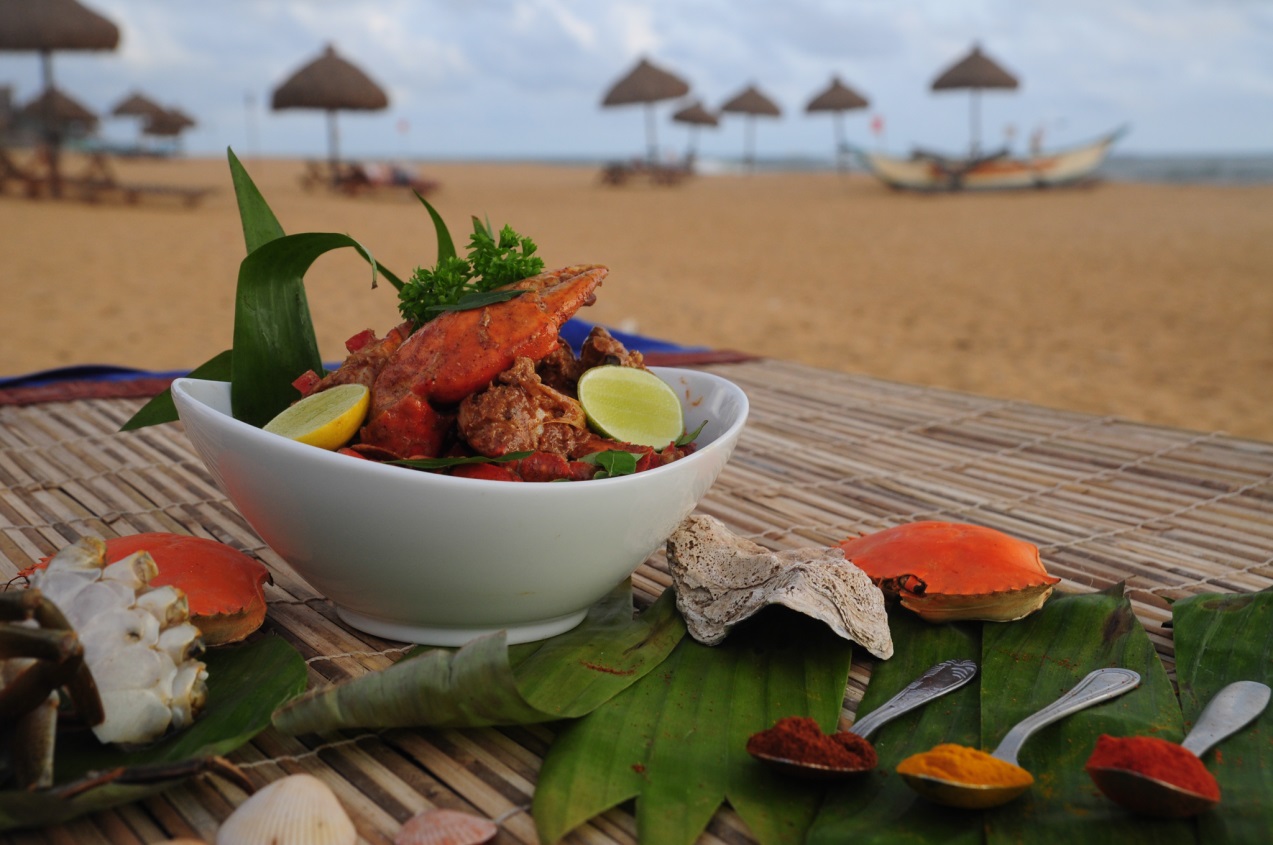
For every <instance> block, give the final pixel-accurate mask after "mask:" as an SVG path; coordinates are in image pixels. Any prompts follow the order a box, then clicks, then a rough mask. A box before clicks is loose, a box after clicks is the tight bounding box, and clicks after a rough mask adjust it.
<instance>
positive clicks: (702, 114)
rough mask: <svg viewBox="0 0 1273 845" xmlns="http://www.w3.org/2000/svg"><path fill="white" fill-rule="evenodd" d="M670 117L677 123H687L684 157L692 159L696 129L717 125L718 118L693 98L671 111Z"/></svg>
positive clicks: (696, 134)
mask: <svg viewBox="0 0 1273 845" xmlns="http://www.w3.org/2000/svg"><path fill="white" fill-rule="evenodd" d="M672 119H673V120H675V121H676V122H677V123H687V124H689V127H690V140H689V145H688V146H687V147H686V150H685V157H686V159H687V160H690V161H692V160H693V158H694V155H695V149H694V147H695V143H694V142H695V141H696V140H697V138H698V130H699V127H701V126H719V125H720V118H719V117H717V116H716V115H714V114H712V113H711V112H709V111H708V110H707V109H706V108H705V107H704V106H703V104H702V103H701V102H700V101H698V100H695V101H694V102H692V103H690V104H689V105H687V106H684V107H682V108H680V109H677V110H676V111H674V112H673V113H672Z"/></svg>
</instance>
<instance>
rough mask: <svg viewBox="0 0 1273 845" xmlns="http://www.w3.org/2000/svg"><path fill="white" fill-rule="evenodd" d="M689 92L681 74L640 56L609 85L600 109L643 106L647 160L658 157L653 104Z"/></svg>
mask: <svg viewBox="0 0 1273 845" xmlns="http://www.w3.org/2000/svg"><path fill="white" fill-rule="evenodd" d="M689 92H690V86H689V83H688V82H686V81H685V80H684V79H681V77H679V76H677V75H676V74H674V73H672V72H671V71H670V70H664V69H663V68H661V67H658V66H657V65H655V64H653V63H652V62H650V61H649V60H648V59H641V60H640V61H639V62H637V65H636V67H634V68H633V69H632V70H630V71H629V72H628V73H627V74H626V75H624V76H623V77H622V78H621V79H620V80H619V81H618V82H616V83H614V84H613V85H611V86H610V88H609V90H607V91H606V95H605V97H603V98H602V100H601V105H602V107H603V108H607V107H610V106H627V105H632V104H635V103H639V104H641V105H644V106H645V137H646V144H647V147H648V150H649V159H650V161H651V162H653V161H655V160H656V159H657V158H658V153H659V150H658V141H657V139H656V137H655V136H656V130H655V127H654V104H655V103H658V102H662V101H663V100H673V99H675V98H677V97H684V96H685V95H686V94H688V93H689Z"/></svg>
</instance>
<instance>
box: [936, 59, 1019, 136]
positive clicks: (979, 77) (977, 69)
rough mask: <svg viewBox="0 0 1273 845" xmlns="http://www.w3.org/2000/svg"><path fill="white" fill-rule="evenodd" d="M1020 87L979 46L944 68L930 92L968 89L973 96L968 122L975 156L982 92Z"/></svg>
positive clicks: (1009, 74)
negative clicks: (984, 90) (991, 89)
mask: <svg viewBox="0 0 1273 845" xmlns="http://www.w3.org/2000/svg"><path fill="white" fill-rule="evenodd" d="M1019 84H1020V83H1019V82H1018V81H1017V77H1016V76H1014V75H1013V74H1011V73H1009V72H1008V71H1007V70H1004V68H1002V67H1001V66H1000V65H999V64H998V63H997V62H995V60H994V59H992V58H990V57H989V56H987V55H986V54H985V53H983V52H981V46H980V45H979V44H973V45H972V51H971V52H970V53H969V54H968V55H966V56H964V57H963V58H962V59H960V60H959V61H957V62H955V63H954V64H953V65H951V66H950V67H948V68H946V70H944V71H942V72H941V73H940V74H939V75H938V76H937V78H936V79H934V80H933V85H932V88H933V90H934V91H951V90H956V89H968V90H970V91H971V92H972V95H971V110H970V114H969V119H970V124H971V131H970V134H971V136H972V143H971V148H972V155H973V156H976V155H977V154H978V153H979V151H980V147H981V140H980V135H981V115H980V111H979V108H980V102H979V100H980V94H981V91H982V90H983V89H987V88H998V89H1002V90H1015V89H1016V88H1017V86H1018V85H1019Z"/></svg>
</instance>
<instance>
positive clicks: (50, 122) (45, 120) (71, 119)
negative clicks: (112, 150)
mask: <svg viewBox="0 0 1273 845" xmlns="http://www.w3.org/2000/svg"><path fill="white" fill-rule="evenodd" d="M17 114H18V117H19V118H20V119H22V120H27V121H30V122H32V123H39V124H41V125H44V126H46V127H47V126H53V127H55V128H57V129H58V130H65V129H66V128H67V127H69V126H72V125H79V126H83V127H85V128H87V129H92V128H93V127H95V126H97V115H95V114H94V113H93V112H91V111H90V110H89V109H88V108H86V107H85V106H84V105H83V104H82V103H80V102H79V101H77V100H75V99H74V98H72V97H71V96H70V95H68V94H66V93H64V92H62V91H60V90H58V89H57V88H49V89H46V90H45V91H43V92H41V93H40V94H39V95H38V96H36V97H35V98H34V99H32V100H31V101H30V102H28V103H27V104H26V105H24V106H23V107H22V108H20V109H18V112H17Z"/></svg>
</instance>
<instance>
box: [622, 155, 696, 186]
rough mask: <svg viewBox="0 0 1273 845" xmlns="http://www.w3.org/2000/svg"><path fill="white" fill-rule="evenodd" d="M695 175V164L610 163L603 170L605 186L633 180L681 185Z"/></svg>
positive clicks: (637, 161) (623, 183)
mask: <svg viewBox="0 0 1273 845" xmlns="http://www.w3.org/2000/svg"><path fill="white" fill-rule="evenodd" d="M693 174H694V167H693V164H692V163H690V162H686V163H684V164H649V163H648V162H645V161H641V160H634V161H630V162H610V163H609V164H607V165H605V166H604V167H603V168H602V169H601V183H602V184H603V185H614V186H616V187H617V186H621V185H626V184H628V182H630V181H631V180H633V179H648V180H649V181H650V184H651V185H679V184H681V182H683V181H685V180H686V179H687V178H688V177H690V176H692V175H693Z"/></svg>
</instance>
